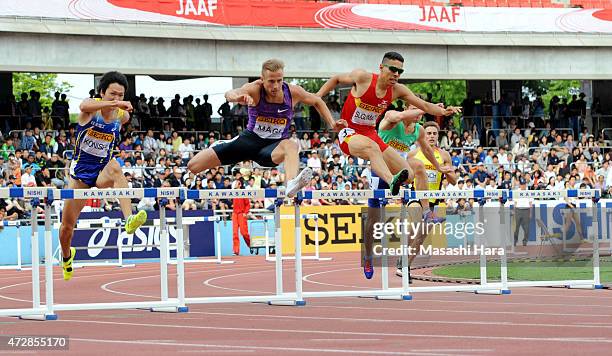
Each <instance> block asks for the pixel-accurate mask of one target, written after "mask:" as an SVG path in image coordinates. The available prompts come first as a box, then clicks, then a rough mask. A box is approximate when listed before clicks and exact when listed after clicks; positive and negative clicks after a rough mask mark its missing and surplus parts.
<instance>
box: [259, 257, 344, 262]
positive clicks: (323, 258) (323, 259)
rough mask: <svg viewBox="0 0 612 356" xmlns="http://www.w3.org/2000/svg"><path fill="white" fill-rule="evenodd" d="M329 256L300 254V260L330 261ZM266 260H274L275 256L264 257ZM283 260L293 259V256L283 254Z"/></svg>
mask: <svg viewBox="0 0 612 356" xmlns="http://www.w3.org/2000/svg"><path fill="white" fill-rule="evenodd" d="M332 260H333V258H331V257H316V256H302V261H332ZM266 261H268V262H274V261H276V258H274V257H266ZM283 261H295V256H283Z"/></svg>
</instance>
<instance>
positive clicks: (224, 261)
mask: <svg viewBox="0 0 612 356" xmlns="http://www.w3.org/2000/svg"><path fill="white" fill-rule="evenodd" d="M183 263H216V264H218V265H229V264H232V263H236V261H230V260H221V261H217V260H198V259H192V260H184V261H183ZM168 264H169V265H176V261H175V260H172V261H168Z"/></svg>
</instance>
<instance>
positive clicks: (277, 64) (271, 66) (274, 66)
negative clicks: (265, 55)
mask: <svg viewBox="0 0 612 356" xmlns="http://www.w3.org/2000/svg"><path fill="white" fill-rule="evenodd" d="M281 69H285V63H283V61H281V60H280V59H276V58H272V59H268V60H267V61H265V62H263V64H262V65H261V74H263V72H264V71H266V70H269V71H270V72H276V71H277V70H281Z"/></svg>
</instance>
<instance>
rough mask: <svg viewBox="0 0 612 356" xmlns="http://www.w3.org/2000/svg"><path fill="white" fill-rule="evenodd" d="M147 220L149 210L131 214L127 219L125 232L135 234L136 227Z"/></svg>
mask: <svg viewBox="0 0 612 356" xmlns="http://www.w3.org/2000/svg"><path fill="white" fill-rule="evenodd" d="M145 222H147V212H146V211H144V210H140V211H139V212H138V213H137V214H136V215H130V216H129V217H128V218H127V220H126V221H125V232H127V233H128V234H133V233H134V232H135V231H136V229H138V228H139V227H141V226H142V225H143V224H144V223H145Z"/></svg>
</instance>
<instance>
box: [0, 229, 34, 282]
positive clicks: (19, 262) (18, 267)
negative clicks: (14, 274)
mask: <svg viewBox="0 0 612 356" xmlns="http://www.w3.org/2000/svg"><path fill="white" fill-rule="evenodd" d="M26 222H27V221H26V220H13V221H9V220H4V221H2V226H5V227H8V226H14V227H16V228H17V234H16V235H15V239H16V242H17V263H16V264H14V265H5V266H0V270H3V269H10V270H17V271H29V270H31V269H32V267H24V266H23V258H22V252H21V227H22V226H26ZM30 265H31V264H30Z"/></svg>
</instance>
